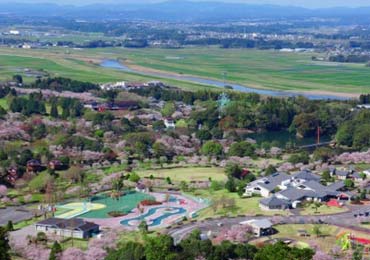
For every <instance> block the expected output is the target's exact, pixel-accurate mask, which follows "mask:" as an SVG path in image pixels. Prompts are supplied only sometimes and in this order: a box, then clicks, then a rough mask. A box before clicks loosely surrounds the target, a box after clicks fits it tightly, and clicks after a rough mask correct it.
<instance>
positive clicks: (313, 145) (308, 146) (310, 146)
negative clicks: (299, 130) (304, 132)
mask: <svg viewBox="0 0 370 260" xmlns="http://www.w3.org/2000/svg"><path fill="white" fill-rule="evenodd" d="M334 144H335V142H333V141H329V142H322V143H318V144H307V145H302V146H298V147H297V148H298V149H300V150H311V149H315V148H317V147H323V146H330V145H334Z"/></svg>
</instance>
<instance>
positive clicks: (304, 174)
mask: <svg viewBox="0 0 370 260" xmlns="http://www.w3.org/2000/svg"><path fill="white" fill-rule="evenodd" d="M293 177H294V178H296V179H302V180H305V181H320V179H321V178H320V176H319V175H316V174H314V173H312V172H310V171H307V170H304V171H300V172H298V173H296V174H294V175H293Z"/></svg>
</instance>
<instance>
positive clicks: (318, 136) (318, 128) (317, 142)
mask: <svg viewBox="0 0 370 260" xmlns="http://www.w3.org/2000/svg"><path fill="white" fill-rule="evenodd" d="M320 132H321V127H320V126H318V127H317V140H316V144H317V145H319V144H320Z"/></svg>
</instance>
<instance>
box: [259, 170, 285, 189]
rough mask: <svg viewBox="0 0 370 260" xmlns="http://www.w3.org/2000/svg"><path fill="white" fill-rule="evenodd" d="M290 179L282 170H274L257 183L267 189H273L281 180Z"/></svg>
mask: <svg viewBox="0 0 370 260" xmlns="http://www.w3.org/2000/svg"><path fill="white" fill-rule="evenodd" d="M288 179H290V176H289V175H288V174H286V173H284V172H276V173H274V174H272V175H270V176H268V177H266V178H264V179H263V182H262V181H259V185H260V186H261V187H263V188H265V189H267V190H269V191H272V190H274V189H275V188H276V187H277V186H278V185H280V184H281V182H283V181H285V180H288Z"/></svg>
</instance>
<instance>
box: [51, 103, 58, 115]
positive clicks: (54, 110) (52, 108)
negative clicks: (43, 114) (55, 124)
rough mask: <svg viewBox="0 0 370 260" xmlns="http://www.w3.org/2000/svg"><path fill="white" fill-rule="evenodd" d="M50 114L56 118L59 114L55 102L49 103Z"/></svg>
mask: <svg viewBox="0 0 370 260" xmlns="http://www.w3.org/2000/svg"><path fill="white" fill-rule="evenodd" d="M50 116H51V117H54V118H58V116H59V113H58V107H57V104H56V102H52V103H51V109H50Z"/></svg>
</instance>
